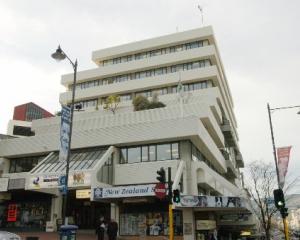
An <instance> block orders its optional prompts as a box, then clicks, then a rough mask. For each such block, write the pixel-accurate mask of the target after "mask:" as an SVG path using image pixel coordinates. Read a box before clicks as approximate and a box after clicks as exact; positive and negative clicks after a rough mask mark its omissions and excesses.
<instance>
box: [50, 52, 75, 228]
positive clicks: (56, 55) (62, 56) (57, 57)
mask: <svg viewBox="0 0 300 240" xmlns="http://www.w3.org/2000/svg"><path fill="white" fill-rule="evenodd" d="M51 57H52V58H54V59H55V60H57V61H61V60H64V59H65V58H67V59H68V60H69V62H70V63H71V65H72V67H73V70H74V79H73V86H72V102H71V109H70V131H69V142H68V150H67V156H66V180H65V186H66V192H65V193H64V194H63V206H62V220H63V222H64V224H65V225H67V224H68V221H67V217H66V211H67V200H68V182H69V181H68V180H69V163H70V155H71V139H72V129H73V113H74V101H75V90H76V76H77V59H76V60H75V62H73V61H72V60H71V59H70V58H69V57H68V55H67V54H66V53H65V52H64V51H63V50H62V49H61V48H60V46H58V48H57V49H56V51H55V53H53V54H52V55H51Z"/></svg>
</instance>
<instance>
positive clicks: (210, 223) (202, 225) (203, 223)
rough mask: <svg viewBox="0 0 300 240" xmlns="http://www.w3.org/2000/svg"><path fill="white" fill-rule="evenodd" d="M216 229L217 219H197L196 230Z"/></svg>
mask: <svg viewBox="0 0 300 240" xmlns="http://www.w3.org/2000/svg"><path fill="white" fill-rule="evenodd" d="M210 229H216V221H215V220H197V221H196V230H210Z"/></svg>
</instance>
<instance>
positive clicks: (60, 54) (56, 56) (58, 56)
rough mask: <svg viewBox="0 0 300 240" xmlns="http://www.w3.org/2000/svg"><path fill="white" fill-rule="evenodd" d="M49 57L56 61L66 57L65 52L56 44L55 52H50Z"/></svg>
mask: <svg viewBox="0 0 300 240" xmlns="http://www.w3.org/2000/svg"><path fill="white" fill-rule="evenodd" d="M51 57H52V58H54V59H55V60H56V61H61V60H64V59H65V58H66V54H65V53H64V52H63V51H62V50H61V48H60V46H58V48H57V49H56V51H55V53H52V54H51Z"/></svg>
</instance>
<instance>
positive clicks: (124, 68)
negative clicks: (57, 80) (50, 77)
mask: <svg viewBox="0 0 300 240" xmlns="http://www.w3.org/2000/svg"><path fill="white" fill-rule="evenodd" d="M92 59H93V61H94V62H95V63H96V64H97V68H95V69H90V70H86V71H81V72H79V73H78V74H77V83H76V96H75V98H76V103H77V104H79V103H81V105H82V107H83V110H85V111H80V112H75V116H74V125H73V135H72V155H71V160H70V178H69V189H70V191H69V196H68V199H69V200H68V209H67V215H68V216H70V221H71V220H72V221H74V222H75V223H76V224H78V225H79V227H80V228H94V227H95V224H96V222H97V219H98V218H99V216H101V215H103V216H105V217H106V218H114V219H116V220H117V221H118V222H119V234H120V235H122V236H127V237H128V238H134V237H136V236H139V235H143V236H144V237H146V238H148V237H149V238H150V237H152V236H158V235H167V234H168V214H167V211H168V201H167V200H166V199H162V200H160V199H157V198H156V197H155V193H154V186H155V183H157V180H156V177H157V173H156V172H157V170H159V169H160V168H161V167H163V168H164V169H166V170H167V168H171V173H172V181H173V185H172V188H173V189H180V191H181V202H180V203H178V204H176V205H175V204H174V227H175V228H174V229H175V236H176V238H179V239H182V238H184V239H195V238H197V239H204V237H205V235H207V234H209V233H212V232H213V231H214V229H217V230H218V234H219V235H220V236H223V237H224V239H225V238H226V237H227V238H231V237H232V238H234V237H236V236H238V235H239V234H240V231H241V230H245V229H247V230H249V229H250V228H251V226H252V224H253V222H251V215H250V211H249V209H248V207H247V203H246V201H245V199H244V192H243V189H242V184H241V179H240V168H242V167H243V166H244V162H243V159H242V155H241V153H240V149H239V145H238V134H237V123H236V119H235V115H234V112H233V101H232V96H231V92H230V89H229V85H228V82H227V79H226V75H225V72H224V68H223V65H222V62H221V59H220V55H219V52H218V48H217V45H216V40H215V37H214V34H213V31H212V28H211V27H205V28H200V29H195V30H190V31H185V32H180V33H174V34H170V35H166V36H162V37H157V38H153V39H149V40H143V41H139V42H134V43H129V44H125V45H121V46H117V47H111V48H107V49H103V50H98V51H94V52H93V53H92ZM61 82H62V84H63V85H64V86H65V87H66V89H67V91H66V92H64V93H62V94H61V95H60V102H61V104H63V105H65V104H70V102H71V89H72V82H73V74H67V75H63V76H62V81H61ZM182 87H183V88H182ZM180 89H183V90H180ZM110 95H118V96H120V104H119V105H118V107H117V109H116V112H115V113H112V112H111V111H109V110H105V109H104V108H103V106H104V105H103V103H104V102H105V99H106V98H107V97H108V96H110ZM138 95H143V96H145V97H148V98H149V99H151V97H152V96H153V95H158V97H159V101H161V102H163V103H164V104H165V105H166V106H165V107H162V108H156V109H149V110H142V111H134V109H133V106H132V100H133V99H134V98H135V97H136V96H138ZM32 128H33V130H34V131H35V136H32V137H28V138H26V139H8V140H3V141H2V142H1V145H0V157H2V159H3V161H4V162H5V164H6V165H5V166H6V167H5V169H4V171H5V172H7V174H4V176H5V177H6V178H7V179H8V181H7V183H6V185H7V186H6V188H5V186H3V188H2V189H4V190H5V189H8V190H7V191H8V192H9V193H10V196H11V198H10V200H7V201H5V202H4V205H2V206H3V207H2V208H3V209H7V208H10V209H12V208H18V209H19V211H20V214H19V215H18V216H20V217H19V218H18V216H16V217H15V218H13V220H14V221H8V222H7V225H9V226H26V224H28V223H31V226H36V227H40V226H44V225H45V223H46V222H47V226H48V227H51V226H53V227H54V228H55V227H56V226H55V223H56V222H57V219H59V218H60V217H61V206H62V197H61V195H60V192H59V187H58V179H59V176H61V175H63V174H64V172H65V163H61V162H59V159H58V150H59V129H60V118H59V117H53V118H48V119H41V120H35V121H33V124H32ZM16 189H17V190H16ZM23 196H26V197H27V198H26V200H27V201H26V203H24V201H23V200H24V197H23ZM5 204H6V205H5ZM11 204H14V205H13V206H11ZM3 211H4V210H3ZM29 211H30V214H29ZM33 211H34V212H33ZM22 216H23V217H22ZM27 216H30V217H29V218H28V217H27Z"/></svg>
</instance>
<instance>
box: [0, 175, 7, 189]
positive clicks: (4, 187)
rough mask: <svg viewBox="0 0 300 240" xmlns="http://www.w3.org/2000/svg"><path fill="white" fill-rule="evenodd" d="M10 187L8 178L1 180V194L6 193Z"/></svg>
mask: <svg viewBox="0 0 300 240" xmlns="http://www.w3.org/2000/svg"><path fill="white" fill-rule="evenodd" d="M7 187H8V178H0V192H6V191H7Z"/></svg>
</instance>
